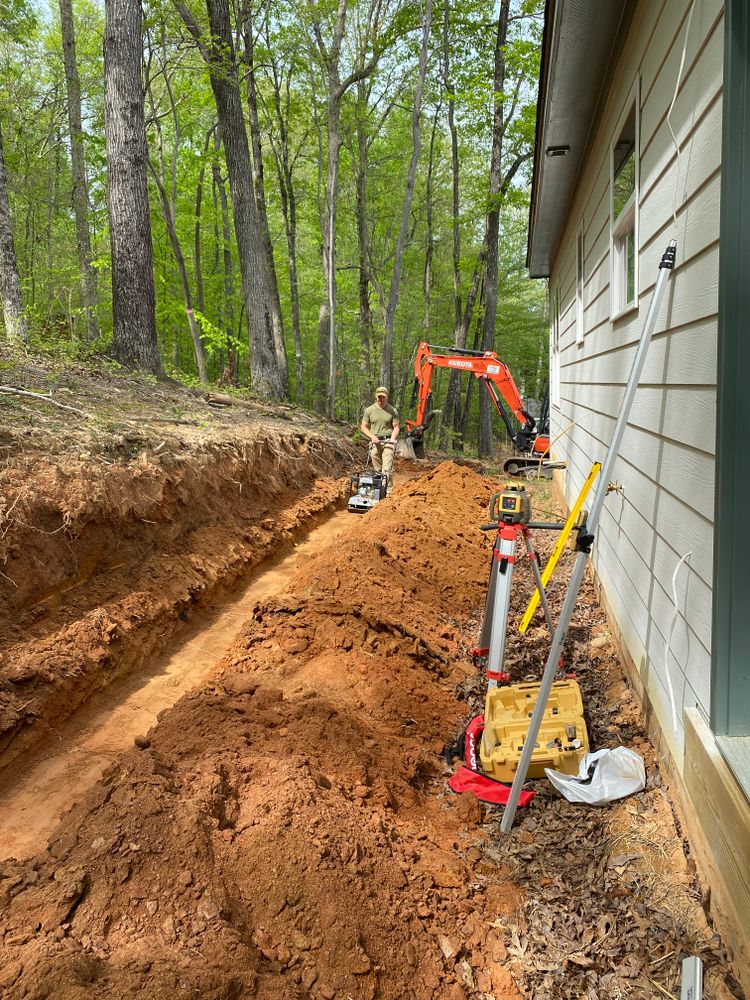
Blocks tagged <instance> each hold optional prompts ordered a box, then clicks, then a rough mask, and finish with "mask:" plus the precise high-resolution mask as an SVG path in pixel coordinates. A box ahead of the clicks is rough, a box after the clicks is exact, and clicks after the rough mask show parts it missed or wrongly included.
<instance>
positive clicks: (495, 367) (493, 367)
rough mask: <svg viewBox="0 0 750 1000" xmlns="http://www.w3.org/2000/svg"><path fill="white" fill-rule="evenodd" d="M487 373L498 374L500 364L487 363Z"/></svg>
mask: <svg viewBox="0 0 750 1000" xmlns="http://www.w3.org/2000/svg"><path fill="white" fill-rule="evenodd" d="M487 374H488V375H499V374H500V365H487Z"/></svg>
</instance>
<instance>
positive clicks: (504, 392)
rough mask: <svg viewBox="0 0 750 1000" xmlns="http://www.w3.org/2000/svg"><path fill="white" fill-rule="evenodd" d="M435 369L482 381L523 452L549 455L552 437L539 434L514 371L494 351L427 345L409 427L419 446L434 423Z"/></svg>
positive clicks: (421, 351) (419, 358)
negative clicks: (470, 376) (451, 371)
mask: <svg viewBox="0 0 750 1000" xmlns="http://www.w3.org/2000/svg"><path fill="white" fill-rule="evenodd" d="M435 368H451V369H453V370H454V371H465V372H468V373H469V374H471V375H473V376H474V377H475V378H477V379H479V380H480V382H481V383H482V384H483V385H484V386H485V388H486V389H487V392H488V393H489V395H490V398H491V399H492V402H493V404H494V405H495V408H496V409H497V411H498V413H499V414H500V417H501V418H502V420H503V423H504V424H505V427H506V429H507V431H508V434H509V436H510V438H511V440H512V441H513V443H514V444H515V445H516V447H517V448H518V450H519V451H522V452H524V453H528V452H534V453H535V454H538V455H545V454H546V453H547V452H548V451H549V437H548V435H547V434H546V433H545V434H536V433H535V431H536V421H535V420H534V418H533V417H532V416H531V414H530V413H529V412H528V410H527V409H526V408H525V406H524V404H523V398H522V397H521V393H520V392H519V391H518V386H517V385H516V383H515V380H514V378H513V375H512V374H511V371H510V369H509V368H508V366H507V365H506V364H505V362H504V361H501V360H500V358H498V356H497V355H496V354H495V353H494V352H493V351H469V350H465V349H463V348H457V347H438V346H433V345H430V344H428V343H426V342H425V341H423V342H422V343H421V344H420V345H419V347H418V348H417V354H416V357H415V359H414V395H415V397H416V398H415V400H414V401H415V402H416V404H417V413H416V416H415V418H414V420H407V421H406V427H407V432H408V434H409V436H410V437H411V438H412V441H413V442H414V444H415V446H418V445H421V444H422V438H423V436H424V432H425V430H426V429H427V427H428V425H429V422H430V415H431V403H432V376H433V374H434V371H435ZM503 400H505V403H506V405H507V406H508V408H509V409H510V412H511V413H512V414H513V416H514V417H515V418H516V420H517V421H518V423H519V424H520V425H521V427H520V430H519V429H518V428H517V427H515V426H514V424H513V423H512V421H511V420H510V418H509V416H508V413H507V411H506V409H505V406H503Z"/></svg>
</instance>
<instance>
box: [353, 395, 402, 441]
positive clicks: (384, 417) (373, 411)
mask: <svg viewBox="0 0 750 1000" xmlns="http://www.w3.org/2000/svg"><path fill="white" fill-rule="evenodd" d="M362 419H363V420H364V422H365V424H367V426H368V427H369V428H370V430H371V431H372V433H373V434H375V435H377V437H385V436H386V435H389V434H390V433H391V431H392V430H393V425H394V423H396V424H397V423H398V422H399V418H398V410H397V409H396V407H395V406H391V404H390V403H386V404H385V406H378V404H377V403H371V404H370V406H368V407H367V409H366V410H365V415H364V417H363V418H362Z"/></svg>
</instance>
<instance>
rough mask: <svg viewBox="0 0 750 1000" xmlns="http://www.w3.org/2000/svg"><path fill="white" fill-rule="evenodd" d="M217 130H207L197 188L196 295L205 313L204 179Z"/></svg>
mask: <svg viewBox="0 0 750 1000" xmlns="http://www.w3.org/2000/svg"><path fill="white" fill-rule="evenodd" d="M215 131H216V126H215V125H212V126H211V128H210V129H209V130H208V132H206V141H205V142H204V143H203V159H202V160H201V167H200V170H199V172H198V184H197V185H196V188H195V242H194V247H195V296H196V299H197V301H198V311H199V312H201V313H204V312H205V311H206V310H205V301H204V295H203V262H202V254H201V250H202V242H203V241H202V239H201V235H202V233H201V214H202V210H203V181H204V179H205V176H206V159H207V157H208V147H209V144H210V142H211V137H212V135H213V134H214V132H215Z"/></svg>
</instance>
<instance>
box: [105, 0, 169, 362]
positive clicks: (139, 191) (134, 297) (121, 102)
mask: <svg viewBox="0 0 750 1000" xmlns="http://www.w3.org/2000/svg"><path fill="white" fill-rule="evenodd" d="M142 19H143V15H142V11H141V4H140V0H107V3H106V4H105V12H104V133H105V140H106V150H107V203H108V206H109V223H110V226H109V233H110V236H109V238H110V246H111V249H112V311H113V317H114V326H113V336H112V353H113V355H114V356H115V358H117V360H118V361H121V362H122V363H123V364H125V365H128V366H132V367H136V368H142V369H144V370H145V371H150V372H153V373H155V374H161V372H162V367H161V359H160V357H159V350H158V347H157V342H156V312H155V308H156V307H155V302H156V296H155V291H154V259H153V249H152V246H151V217H150V214H149V204H148V181H147V171H148V147H147V144H146V125H145V116H144V108H143V100H144V94H143V82H142V78H141V69H142V62H143V43H142V37H141V29H142Z"/></svg>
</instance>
